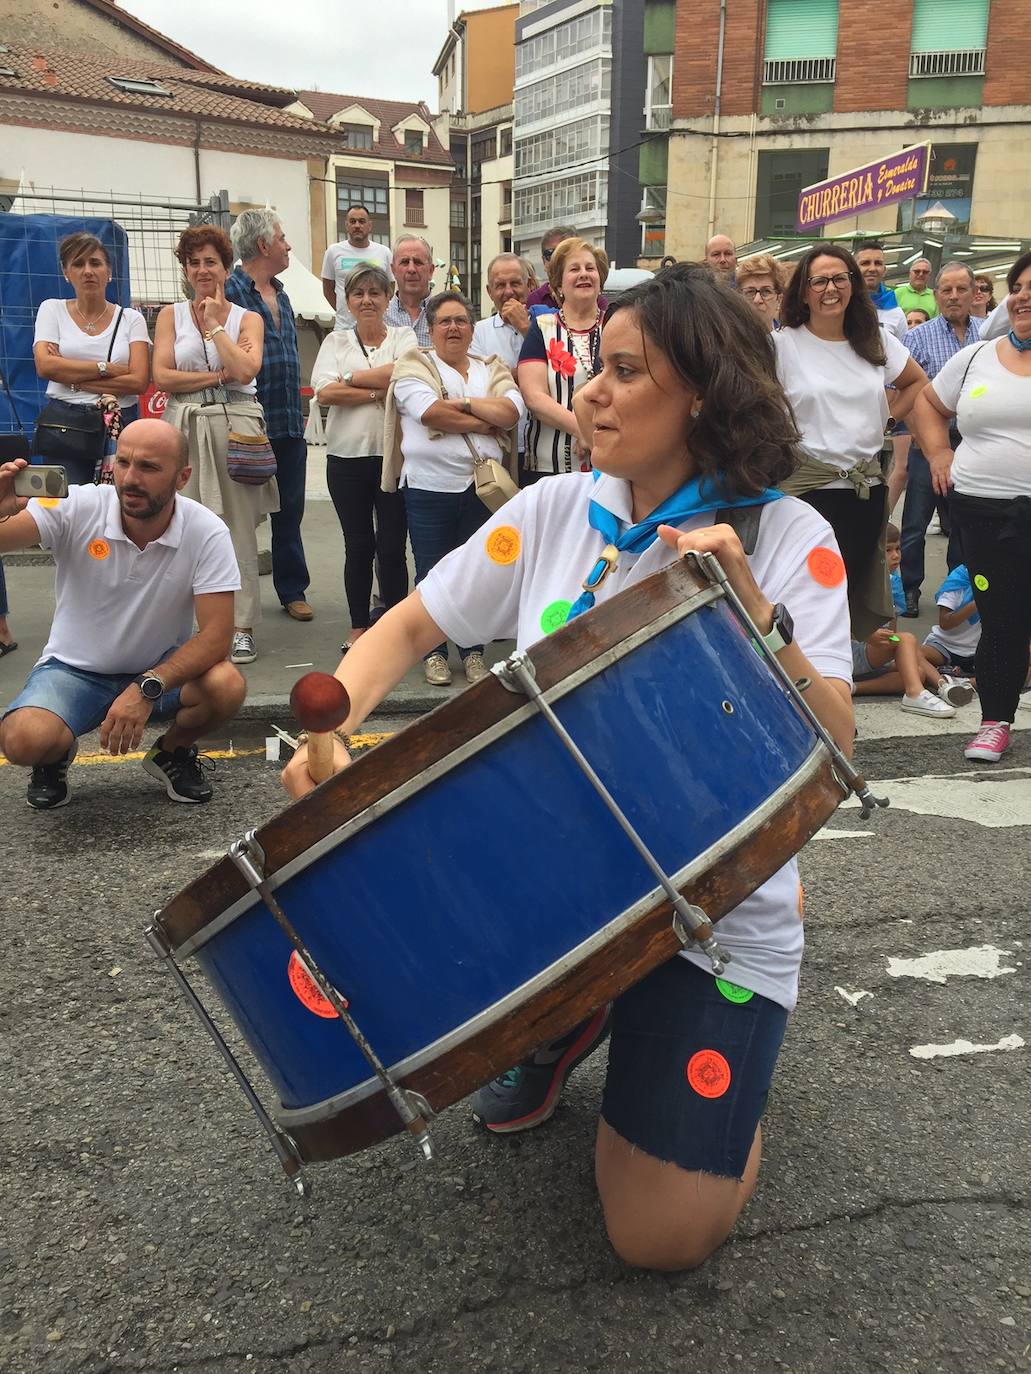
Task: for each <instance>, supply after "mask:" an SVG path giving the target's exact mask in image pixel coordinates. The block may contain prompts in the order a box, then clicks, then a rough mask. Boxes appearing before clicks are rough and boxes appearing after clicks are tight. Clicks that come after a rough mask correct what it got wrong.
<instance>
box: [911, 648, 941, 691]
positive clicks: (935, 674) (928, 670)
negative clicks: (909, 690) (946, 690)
mask: <svg viewBox="0 0 1031 1374" xmlns="http://www.w3.org/2000/svg"><path fill="white" fill-rule="evenodd" d="M914 642H915V641H914ZM933 653H935V650H934V649H928V648H926V647H925V646H924V645H923V644H917V646H916V655H917V663H918V664H919V667H920V676H921V677H922V678H923V681H924V686H925V687H929V688H930V689H931V691H932V692H936V691H937V690H938V688H939V687H940V686H941V680H942V678H941V673H939V671H938V667H937V664H936V663H935V661H934V659H933V658H932V657H931V655H932V654H933Z"/></svg>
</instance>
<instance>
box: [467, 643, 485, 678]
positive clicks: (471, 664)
mask: <svg viewBox="0 0 1031 1374" xmlns="http://www.w3.org/2000/svg"><path fill="white" fill-rule="evenodd" d="M462 666H463V668H464V669H465V680H466V682H482V681H483V679H484V678H485V677H486V676H487V665H486V664H485V663H484V661H483V655H482V654H479V653H477V652H476V651H475V650H473V652H472V653H471V654H466V656H465V661H464V663H463V664H462Z"/></svg>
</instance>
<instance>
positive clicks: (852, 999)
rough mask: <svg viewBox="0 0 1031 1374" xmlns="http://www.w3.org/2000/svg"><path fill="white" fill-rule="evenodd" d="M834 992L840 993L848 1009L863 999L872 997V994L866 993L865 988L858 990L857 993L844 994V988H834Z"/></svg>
mask: <svg viewBox="0 0 1031 1374" xmlns="http://www.w3.org/2000/svg"><path fill="white" fill-rule="evenodd" d="M834 991H835V992H838V993H840V994H841V996H842V997H844V999H845V1001H846V1002H847V1003H848V1004H849V1006H850V1007H854V1006H855V1005H856V1003H857V1002H858V1001H859V1000H860V999H861V998H863V997H872V996H873V993H872V992H867V991H866V989H865V988H860V989H859V991H858V992H846V991H845V989H844V988H839V987H835V989H834Z"/></svg>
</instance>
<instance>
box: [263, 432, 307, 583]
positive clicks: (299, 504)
mask: <svg viewBox="0 0 1031 1374" xmlns="http://www.w3.org/2000/svg"><path fill="white" fill-rule="evenodd" d="M269 442H270V443H271V444H272V449H273V452H274V453H275V455H276V469H277V470H276V482H277V483H278V485H279V510H278V511H277V512H276V514H275V515H273V516H272V585H273V586H274V587H275V589H276V596H278V597H279V600H280V601H281V602H282V604H283V605H284V606H285V605H286V604H287V602H289V601H303V600H304V594H305V592H306V591H307V590H308V583H309V582H310V581H311V578H310V577H309V575H308V564H307V563H306V562H305V560H304V545H303V544H302V543H301V521H302V520H303V519H304V477H305V472H306V470H307V467H308V445H307V443H306V442H305V440H304V438H303V437H301V438H293V437H291V436H289V435H285V434H280V435H275V434H270V435H269Z"/></svg>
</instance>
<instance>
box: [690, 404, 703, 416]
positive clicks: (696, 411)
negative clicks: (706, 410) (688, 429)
mask: <svg viewBox="0 0 1031 1374" xmlns="http://www.w3.org/2000/svg"><path fill="white" fill-rule="evenodd" d="M701 413H702V403H701V401H695V403H694V405H693V406H692V407H691V419H692V420H697V419H698V417H699V415H701Z"/></svg>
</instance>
